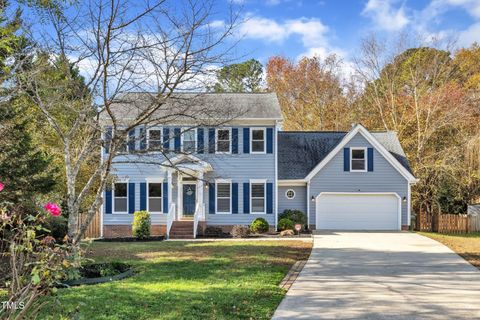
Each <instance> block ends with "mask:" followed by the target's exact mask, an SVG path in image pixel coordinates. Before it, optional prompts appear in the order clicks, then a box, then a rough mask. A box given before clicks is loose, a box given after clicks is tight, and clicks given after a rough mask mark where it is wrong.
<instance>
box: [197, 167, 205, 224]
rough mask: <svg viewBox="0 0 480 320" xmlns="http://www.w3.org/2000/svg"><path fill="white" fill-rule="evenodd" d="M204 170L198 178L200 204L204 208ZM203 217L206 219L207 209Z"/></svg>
mask: <svg viewBox="0 0 480 320" xmlns="http://www.w3.org/2000/svg"><path fill="white" fill-rule="evenodd" d="M203 185H204V183H203V172H199V173H198V180H197V190H198V203H199V205H200V206H201V207H202V208H204V205H203V202H204V201H203ZM202 219H205V211H203V216H202Z"/></svg>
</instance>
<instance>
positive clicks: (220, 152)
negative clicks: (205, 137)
mask: <svg viewBox="0 0 480 320" xmlns="http://www.w3.org/2000/svg"><path fill="white" fill-rule="evenodd" d="M218 130H226V131H228V142H229V144H228V152H227V151H218ZM232 140H233V139H232V128H230V127H221V128H215V154H231V153H232ZM222 141H225V140H222Z"/></svg>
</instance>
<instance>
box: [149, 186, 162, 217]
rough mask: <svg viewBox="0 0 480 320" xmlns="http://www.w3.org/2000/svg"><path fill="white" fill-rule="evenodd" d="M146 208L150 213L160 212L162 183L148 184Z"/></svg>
mask: <svg viewBox="0 0 480 320" xmlns="http://www.w3.org/2000/svg"><path fill="white" fill-rule="evenodd" d="M147 192H148V207H147V210H148V211H149V212H150V213H161V212H162V183H161V182H148V188H147Z"/></svg>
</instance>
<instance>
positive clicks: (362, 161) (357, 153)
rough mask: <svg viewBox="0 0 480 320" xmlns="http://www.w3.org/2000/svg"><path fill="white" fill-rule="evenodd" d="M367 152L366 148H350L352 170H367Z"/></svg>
mask: <svg viewBox="0 0 480 320" xmlns="http://www.w3.org/2000/svg"><path fill="white" fill-rule="evenodd" d="M366 158H367V153H366V149H365V148H351V149H350V159H351V160H350V161H351V163H350V165H351V166H350V168H351V170H350V171H358V172H364V171H367V166H366Z"/></svg>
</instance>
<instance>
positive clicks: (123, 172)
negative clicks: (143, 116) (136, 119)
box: [104, 126, 275, 225]
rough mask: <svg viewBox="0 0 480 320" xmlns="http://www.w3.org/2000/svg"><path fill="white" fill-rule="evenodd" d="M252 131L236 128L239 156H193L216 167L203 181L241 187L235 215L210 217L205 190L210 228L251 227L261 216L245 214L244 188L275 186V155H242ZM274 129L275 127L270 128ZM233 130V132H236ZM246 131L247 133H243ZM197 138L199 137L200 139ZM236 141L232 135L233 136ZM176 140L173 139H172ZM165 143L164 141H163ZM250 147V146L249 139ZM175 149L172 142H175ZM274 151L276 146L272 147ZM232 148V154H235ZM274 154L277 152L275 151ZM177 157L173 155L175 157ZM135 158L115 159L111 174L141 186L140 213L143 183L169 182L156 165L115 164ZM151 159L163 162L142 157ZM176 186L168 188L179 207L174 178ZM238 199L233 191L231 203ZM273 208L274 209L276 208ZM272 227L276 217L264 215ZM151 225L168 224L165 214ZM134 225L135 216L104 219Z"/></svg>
mask: <svg viewBox="0 0 480 320" xmlns="http://www.w3.org/2000/svg"><path fill="white" fill-rule="evenodd" d="M250 127H254V126H249V127H242V126H236V127H235V128H238V138H237V140H238V154H211V153H207V152H205V153H203V154H199V153H197V154H194V156H196V157H198V158H200V159H202V160H205V161H206V162H208V163H210V164H211V166H212V167H213V171H212V172H209V173H207V174H206V175H205V177H204V179H205V180H206V181H208V182H210V183H213V182H214V181H215V179H219V178H223V179H230V180H231V181H232V188H233V185H234V184H238V193H237V198H238V201H237V203H238V204H237V205H238V208H237V211H238V213H236V214H224V215H221V214H210V213H209V212H210V210H209V194H210V189H211V188H209V189H208V190H207V189H204V192H203V194H204V203H205V206H206V211H207V216H206V219H207V224H208V225H235V224H250V223H251V221H252V220H253V219H255V218H257V217H258V216H259V215H251V214H245V213H244V201H243V200H244V192H243V184H244V183H249V180H250V179H266V180H267V183H273V184H274V183H275V153H272V154H255V155H252V154H245V153H243V142H244V140H245V137H244V132H247V134H249V128H250ZM271 128H272V129H273V126H272V127H271ZM212 129H213V128H212ZM233 129H234V128H232V132H233ZM244 129H246V130H244ZM165 131H167V132H170V131H172V132H173V127H166V128H163V134H164V135H163V138H165V137H168V134H167V135H165ZM208 134H209V130H208V129H207V128H204V148H205V149H206V150H208V146H209V144H208V140H209V137H208ZM197 137H198V136H197ZM232 137H233V133H232ZM171 140H173V138H172V139H171ZM164 141H165V140H164ZM246 141H248V145H249V143H250V141H249V139H247V140H246ZM172 146H173V141H172ZM273 147H275V144H274V145H273ZM233 148H234V147H233V145H232V151H233ZM274 152H275V150H274ZM173 156H175V155H174V154H172V157H173ZM135 157H136V156H135V155H127V156H117V157H116V158H115V159H114V164H113V168H112V174H116V175H118V176H121V177H127V178H128V179H129V181H130V182H133V183H136V184H137V185H138V186H137V188H136V189H135V199H136V203H135V210H140V199H141V196H140V183H145V182H146V179H163V181H164V182H166V180H167V173H166V171H165V169H164V168H162V167H161V166H160V165H155V164H146V163H115V160H117V159H118V161H122V162H123V161H125V160H128V161H134V159H135ZM148 157H151V160H152V162H159V163H160V162H161V161H163V160H162V158H161V155H159V154H158V153H152V154H149V155H143V156H142V160H148V159H149V158H148ZM172 183H173V186H172V188H169V192H171V199H172V202H173V203H175V204H177V202H178V194H177V175H176V174H174V175H173V179H172ZM272 196H273V201H275V200H274V198H275V191H274V190H273V195H272ZM234 197H235V194H233V190H232V201H233V199H234ZM273 208H275V206H274V205H273ZM234 210H235V204H234V203H233V202H232V213H233V212H234ZM262 217H263V218H265V219H266V220H267V221H268V222H269V224H271V225H273V224H274V223H275V215H274V214H265V215H262ZM151 219H152V224H165V223H166V214H152V215H151ZM132 221H133V216H132V215H126V214H123V215H122V214H111V215H105V216H104V224H105V225H130V224H131V223H132Z"/></svg>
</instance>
